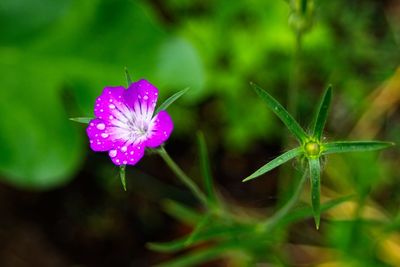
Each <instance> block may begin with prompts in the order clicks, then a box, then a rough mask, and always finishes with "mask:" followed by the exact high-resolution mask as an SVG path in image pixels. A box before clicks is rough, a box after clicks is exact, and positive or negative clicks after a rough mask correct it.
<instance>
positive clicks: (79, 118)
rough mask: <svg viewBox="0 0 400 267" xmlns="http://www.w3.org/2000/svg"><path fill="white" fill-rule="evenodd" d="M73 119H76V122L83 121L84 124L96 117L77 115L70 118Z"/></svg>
mask: <svg viewBox="0 0 400 267" xmlns="http://www.w3.org/2000/svg"><path fill="white" fill-rule="evenodd" d="M69 119H70V120H71V121H75V122H79V123H83V124H88V123H89V122H90V121H91V120H93V119H94V118H90V117H77V118H69Z"/></svg>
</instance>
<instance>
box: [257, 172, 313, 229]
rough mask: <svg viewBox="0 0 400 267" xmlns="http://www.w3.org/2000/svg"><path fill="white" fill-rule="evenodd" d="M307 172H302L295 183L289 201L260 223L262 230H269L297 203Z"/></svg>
mask: <svg viewBox="0 0 400 267" xmlns="http://www.w3.org/2000/svg"><path fill="white" fill-rule="evenodd" d="M307 174H308V173H307V172H304V174H303V176H302V177H301V180H300V182H299V184H298V185H297V188H296V190H295V191H294V192H293V195H292V197H291V198H290V199H289V201H288V202H287V203H286V204H285V205H284V206H283V207H282V208H281V209H280V210H278V211H277V212H276V213H275V214H274V215H273V216H272V217H270V218H268V219H267V220H266V221H265V222H264V223H263V224H262V229H263V230H264V231H270V230H271V229H272V228H274V227H275V226H276V225H277V224H278V223H279V222H280V221H281V220H282V219H283V218H284V217H285V215H286V214H288V213H289V212H290V211H291V210H292V208H293V207H294V205H295V204H296V203H297V200H298V199H299V196H300V193H301V191H302V189H303V187H304V183H305V181H306V180H307V176H308V175H307Z"/></svg>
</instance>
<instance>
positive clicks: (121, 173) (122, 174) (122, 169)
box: [119, 165, 126, 191]
mask: <svg viewBox="0 0 400 267" xmlns="http://www.w3.org/2000/svg"><path fill="white" fill-rule="evenodd" d="M125 169H126V165H121V166H120V168H119V177H120V178H121V184H122V187H123V188H124V191H126V174H125Z"/></svg>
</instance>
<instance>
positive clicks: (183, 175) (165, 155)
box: [157, 147, 208, 206]
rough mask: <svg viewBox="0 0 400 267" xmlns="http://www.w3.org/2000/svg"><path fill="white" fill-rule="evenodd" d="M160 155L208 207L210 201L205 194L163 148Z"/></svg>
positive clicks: (159, 150)
mask: <svg viewBox="0 0 400 267" xmlns="http://www.w3.org/2000/svg"><path fill="white" fill-rule="evenodd" d="M157 152H158V154H159V155H160V156H161V157H162V159H163V160H164V161H165V163H166V164H167V165H168V167H169V168H170V169H171V170H172V171H173V172H174V173H175V175H176V177H178V179H179V180H180V181H181V182H182V183H183V184H184V185H185V186H187V187H188V188H189V189H190V190H191V191H192V193H193V195H195V196H196V197H197V198H198V199H199V200H200V202H201V203H202V204H204V206H208V201H207V198H206V196H205V195H204V193H203V192H202V191H201V190H200V189H199V187H198V186H197V185H196V184H195V183H194V182H193V181H192V179H190V178H189V176H187V175H186V173H185V172H184V171H183V170H182V169H181V168H180V167H179V166H178V165H177V164H176V163H175V161H174V160H173V159H172V158H171V157H170V156H169V154H168V152H167V151H166V150H165V149H164V147H161V148H160V149H158V150H157Z"/></svg>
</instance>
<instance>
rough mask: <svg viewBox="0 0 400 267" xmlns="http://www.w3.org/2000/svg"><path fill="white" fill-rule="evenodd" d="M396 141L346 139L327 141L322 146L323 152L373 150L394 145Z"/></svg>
mask: <svg viewBox="0 0 400 267" xmlns="http://www.w3.org/2000/svg"><path fill="white" fill-rule="evenodd" d="M394 145H395V143H392V142H384V141H344V142H332V143H326V144H323V146H322V154H323V155H327V154H332V153H346V152H362V151H373V150H379V149H384V148H388V147H391V146H394Z"/></svg>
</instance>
